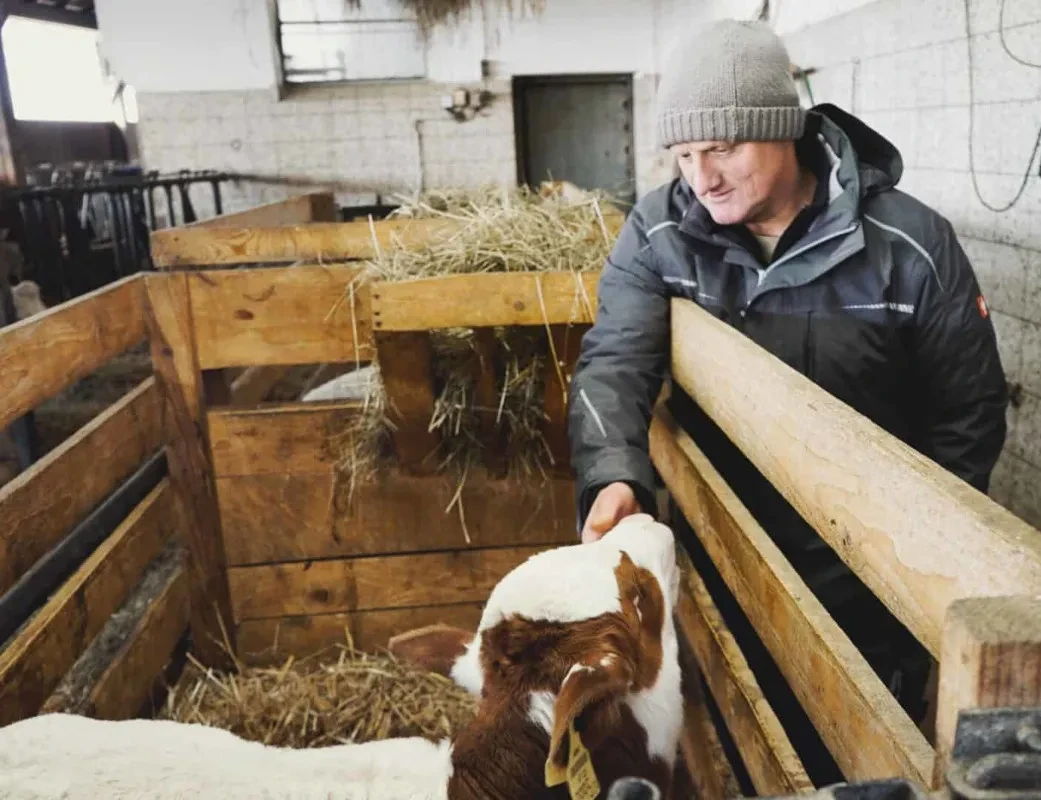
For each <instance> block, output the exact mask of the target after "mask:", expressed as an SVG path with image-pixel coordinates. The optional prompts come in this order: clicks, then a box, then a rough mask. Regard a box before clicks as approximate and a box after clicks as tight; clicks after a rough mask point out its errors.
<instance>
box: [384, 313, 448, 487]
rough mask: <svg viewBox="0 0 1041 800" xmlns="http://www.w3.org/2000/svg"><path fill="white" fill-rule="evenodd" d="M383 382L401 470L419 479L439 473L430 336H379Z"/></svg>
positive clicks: (419, 333)
mask: <svg viewBox="0 0 1041 800" xmlns="http://www.w3.org/2000/svg"><path fill="white" fill-rule="evenodd" d="M376 352H377V359H378V360H379V365H380V378H381V379H382V381H383V389H384V391H385V392H386V395H387V409H388V415H387V416H388V418H389V420H390V422H391V424H392V425H393V426H394V429H393V431H392V433H391V436H392V438H393V441H394V454H395V455H396V456H397V461H398V466H400V467H401V469H403V470H405V471H406V472H410V473H413V474H416V475H429V474H431V473H433V472H434V471H435V470H436V469H437V465H438V453H437V449H438V446H439V445H440V444H441V437H440V436H439V435H438V433H437V431H432V430H430V419H431V417H433V415H434V374H433V366H432V363H431V356H432V355H433V349H432V347H431V344H430V335H429V334H428V333H425V332H422V331H417V332H414V333H396V334H390V335H382V334H377V336H376Z"/></svg>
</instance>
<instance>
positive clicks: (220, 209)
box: [210, 181, 224, 217]
mask: <svg viewBox="0 0 1041 800" xmlns="http://www.w3.org/2000/svg"><path fill="white" fill-rule="evenodd" d="M210 186H212V187H213V207H214V209H215V210H216V212H217V216H218V217H219V216H220V215H221V214H223V213H224V204H223V203H222V202H221V196H220V181H210Z"/></svg>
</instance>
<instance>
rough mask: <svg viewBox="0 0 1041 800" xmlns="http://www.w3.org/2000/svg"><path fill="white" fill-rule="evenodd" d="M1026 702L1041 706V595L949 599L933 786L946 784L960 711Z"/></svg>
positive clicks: (1020, 704)
mask: <svg viewBox="0 0 1041 800" xmlns="http://www.w3.org/2000/svg"><path fill="white" fill-rule="evenodd" d="M1024 706H1026V707H1038V706H1041V596H1033V597H1028V596H1017V597H998V596H995V597H971V598H964V599H960V600H956V601H954V602H953V603H951V605H950V608H949V609H948V612H947V618H946V620H945V625H944V632H943V652H942V655H941V657H940V689H939V697H938V702H937V712H936V749H937V759H936V772H935V778H934V786H935V788H938V789H939V788H941V787H942V786H943V777H944V774H945V773H946V770H947V768H948V766H949V759H950V754H951V748H952V746H953V745H954V731H955V727H956V725H957V723H958V713H959V712H960V711H963V710H972V709H979V708H1007V707H1024Z"/></svg>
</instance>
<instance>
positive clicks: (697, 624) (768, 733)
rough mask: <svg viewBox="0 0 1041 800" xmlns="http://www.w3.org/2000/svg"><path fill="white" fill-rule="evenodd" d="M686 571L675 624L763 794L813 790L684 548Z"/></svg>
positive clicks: (682, 561)
mask: <svg viewBox="0 0 1041 800" xmlns="http://www.w3.org/2000/svg"><path fill="white" fill-rule="evenodd" d="M677 557H678V559H679V562H680V567H681V570H682V573H683V578H682V580H681V583H680V597H679V603H678V604H677V607H676V624H677V627H678V630H679V632H680V634H681V636H682V637H684V638H685V639H686V640H687V642H688V643H689V644H690V647H691V649H692V650H693V652H694V655H695V657H696V658H697V661H698V664H699V666H700V667H701V671H702V673H704V675H705V680H706V682H707V683H708V686H709V689H710V690H711V691H712V696H713V697H714V698H715V700H716V704H717V705H718V706H719V709H720V713H721V714H722V715H723V718H724V719H725V720H726V724H727V728H728V729H729V730H730V733H731V735H732V736H733V738H734V742H735V743H736V745H737V748H738V750H739V751H740V752H741V757H742V759H743V760H744V762H745V766H746V767H747V768H748V773H749V775H750V776H751V779H752V783H753V785H754V786H755V789H756V791H757V792H758V793H759V794H760V795H765V796H770V795H774V794H781V795H785V794H798V793H800V792H808V791H810V790H811V789H813V784H812V783H811V782H810V779H809V776H807V774H806V770H805V769H804V767H803V765H802V762H801V761H800V760H799V756H798V754H796V752H795V749H794V748H793V747H792V743H791V742H790V741H789V739H788V736H787V734H786V733H785V732H784V729H783V728H782V727H781V723H780V721H779V720H778V719H777V715H776V714H775V713H774V710H773V709H772V708H771V707H770V704H769V703H768V702H767V700H766V698H765V697H764V696H763V692H762V689H761V688H760V687H759V682H758V681H757V680H756V678H755V675H754V674H753V673H752V670H751V669H750V668H749V666H748V662H747V661H745V657H744V655H743V654H742V653H741V649H740V648H739V647H738V644H737V642H736V641H735V640H734V635H733V634H732V633H731V632H730V630H729V629H728V628H727V626H726V623H725V622H724V621H723V617H722V616H721V615H720V613H719V610H718V609H717V608H716V606H715V603H713V602H712V597H711V595H709V592H708V589H707V588H706V587H705V584H704V583H703V582H702V580H701V578H700V577H699V576H698V574H697V572H696V571H695V570H694V568H693V565H692V564H691V563H690V557H689V556H688V555H687V554H686V552H685V551H683V550H682V549H680V550H678V552H677Z"/></svg>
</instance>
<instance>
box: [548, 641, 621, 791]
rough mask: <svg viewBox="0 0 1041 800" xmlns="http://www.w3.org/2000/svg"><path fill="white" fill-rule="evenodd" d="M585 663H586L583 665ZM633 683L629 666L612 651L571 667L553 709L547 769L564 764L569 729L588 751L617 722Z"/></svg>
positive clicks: (566, 756)
mask: <svg viewBox="0 0 1041 800" xmlns="http://www.w3.org/2000/svg"><path fill="white" fill-rule="evenodd" d="M586 662H588V663H586ZM632 683H633V664H632V662H631V660H630V659H628V658H626V657H625V656H624V655H623V654H622V653H620V652H618V651H616V650H604V651H601V652H599V653H598V654H596V656H595V657H592V658H589V659H586V660H584V661H583V662H580V663H577V664H575V665H574V666H573V667H572V668H571V670H570V671H569V672H568V674H567V676H566V677H565V678H564V682H563V683H562V684H561V686H560V692H559V693H558V694H557V700H556V703H555V704H554V707H553V731H552V732H551V733H550V741H549V756H548V758H547V767H548V768H549V769H551V770H554V771H556V770H560V769H563V768H564V767H565V766H566V765H567V762H568V755H569V749H568V747H569V743H570V737H569V735H568V734H569V732H570V730H571V728H572V727H573V728H574V729H575V731H576V732H577V733H578V734H579V736H580V737H581V739H582V743H583V746H584V747H585V748H586V749H589V750H592V749H595V748H596V746H597V745H598V744H599V743H600V742H601V741H602V740H603V739H604V738H605V737H606V736H607V735H608V733H609V732H610V731H612V730H616V729H617V728H618V725H619V723H620V719H621V717H620V703H621V700H622V698H624V697H625V695H626V694H627V693H628V692H629V691H630V689H631V687H632Z"/></svg>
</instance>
